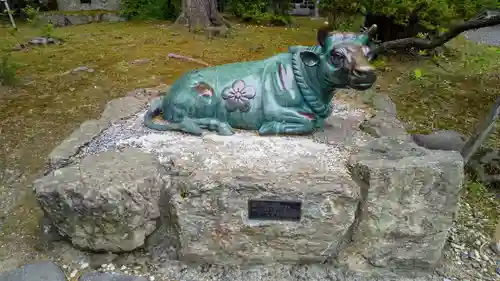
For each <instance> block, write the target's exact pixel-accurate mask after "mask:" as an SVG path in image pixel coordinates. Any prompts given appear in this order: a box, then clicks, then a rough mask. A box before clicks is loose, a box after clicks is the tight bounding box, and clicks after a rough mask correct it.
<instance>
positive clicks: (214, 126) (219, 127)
mask: <svg viewBox="0 0 500 281" xmlns="http://www.w3.org/2000/svg"><path fill="white" fill-rule="evenodd" d="M193 121H194V122H195V123H196V124H198V126H200V127H201V128H206V129H208V130H210V131H216V132H217V134H219V135H222V136H230V135H233V134H234V132H233V128H231V126H230V125H229V124H228V123H226V122H221V121H219V120H217V119H215V118H198V119H193Z"/></svg>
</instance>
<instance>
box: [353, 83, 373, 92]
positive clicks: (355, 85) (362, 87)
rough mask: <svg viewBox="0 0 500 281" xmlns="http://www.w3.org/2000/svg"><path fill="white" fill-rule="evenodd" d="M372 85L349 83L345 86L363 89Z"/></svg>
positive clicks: (358, 89)
mask: <svg viewBox="0 0 500 281" xmlns="http://www.w3.org/2000/svg"><path fill="white" fill-rule="evenodd" d="M372 85H373V83H350V84H349V85H347V86H348V87H349V88H351V89H353V90H357V91H364V90H368V89H370V88H371V87H372Z"/></svg>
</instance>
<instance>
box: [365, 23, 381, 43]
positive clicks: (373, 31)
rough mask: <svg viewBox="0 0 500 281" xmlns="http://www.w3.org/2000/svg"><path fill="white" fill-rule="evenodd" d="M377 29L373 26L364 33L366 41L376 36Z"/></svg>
mask: <svg viewBox="0 0 500 281" xmlns="http://www.w3.org/2000/svg"><path fill="white" fill-rule="evenodd" d="M377 29H378V26H377V25H376V24H373V25H372V26H370V27H369V28H368V29H367V30H366V31H365V32H364V33H365V34H366V35H367V36H368V40H371V39H373V38H374V37H375V35H377Z"/></svg>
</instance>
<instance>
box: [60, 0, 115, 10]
mask: <svg viewBox="0 0 500 281" xmlns="http://www.w3.org/2000/svg"><path fill="white" fill-rule="evenodd" d="M57 6H58V8H59V10H60V11H85V10H108V11H118V10H120V0H57Z"/></svg>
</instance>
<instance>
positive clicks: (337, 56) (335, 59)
mask: <svg viewBox="0 0 500 281" xmlns="http://www.w3.org/2000/svg"><path fill="white" fill-rule="evenodd" d="M344 59H345V57H344V55H343V54H341V53H339V52H332V54H331V56H330V61H331V62H332V64H333V65H336V66H340V65H342V64H343V62H344Z"/></svg>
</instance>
